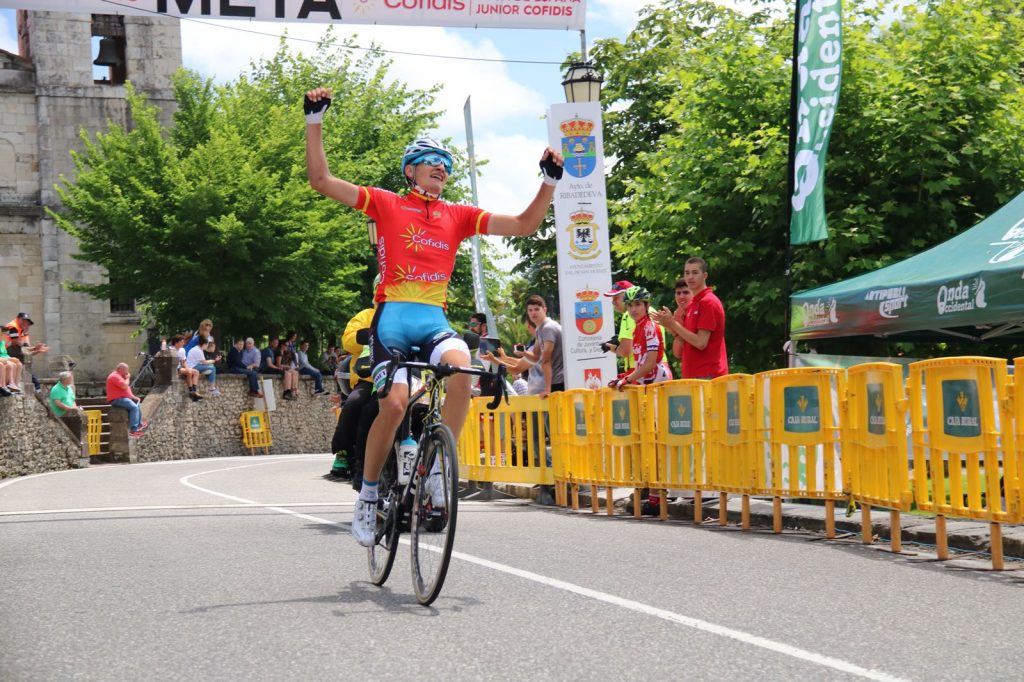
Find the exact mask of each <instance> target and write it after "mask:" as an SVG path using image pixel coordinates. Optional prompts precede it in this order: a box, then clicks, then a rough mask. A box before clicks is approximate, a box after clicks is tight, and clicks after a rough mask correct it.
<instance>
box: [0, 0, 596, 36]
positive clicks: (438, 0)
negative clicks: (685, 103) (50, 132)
mask: <svg viewBox="0 0 1024 682" xmlns="http://www.w3.org/2000/svg"><path fill="white" fill-rule="evenodd" d="M0 8H11V9H33V10H47V11H54V12H77V13H84V14H135V15H150V16H152V15H154V14H163V15H166V16H171V17H189V18H193V19H248V20H251V21H291V22H310V23H342V24H390V25H402V26H450V27H473V28H550V29H560V30H573V31H582V30H583V29H584V28H585V21H584V20H585V17H586V0H31V1H27V0H0Z"/></svg>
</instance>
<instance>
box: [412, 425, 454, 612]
mask: <svg viewBox="0 0 1024 682" xmlns="http://www.w3.org/2000/svg"><path fill="white" fill-rule="evenodd" d="M435 461H437V462H438V464H439V467H438V469H439V472H437V473H433V472H432V469H433V468H434V467H433V464H434V462H435ZM419 462H420V463H421V467H420V468H419V469H418V470H417V472H416V477H417V478H416V481H415V484H416V490H415V494H414V498H413V508H412V552H411V559H412V582H413V589H414V590H415V592H416V599H417V600H419V602H420V603H421V604H423V605H427V604H430V603H431V602H433V601H434V600H435V599H437V595H438V594H439V593H440V591H441V586H442V585H443V584H444V579H445V575H446V574H447V572H448V564H449V562H450V561H451V555H452V546H453V544H454V542H455V521H456V518H457V516H458V502H459V498H458V494H457V491H458V482H459V474H458V461H457V457H456V450H455V439H454V438H453V437H452V432H451V431H450V430H449V429H448V427H446V426H437V427H435V428H434V429H433V430H432V431H431V432H430V434H429V436H428V437H427V439H425V440H424V441H423V446H422V451H421V456H420V459H419ZM432 476H433V480H431V477H432Z"/></svg>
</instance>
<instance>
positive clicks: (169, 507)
mask: <svg viewBox="0 0 1024 682" xmlns="http://www.w3.org/2000/svg"><path fill="white" fill-rule="evenodd" d="M354 505H355V502H274V503H266V504H262V503H260V504H251V503H245V504H242V503H239V504H153V505H140V506H136V507H78V508H69V509H32V510H26V511H5V512H0V516H39V515H45V514H95V513H101V512H135V511H175V510H188V509H249V508H252V507H257V508H261V507H352V506H354Z"/></svg>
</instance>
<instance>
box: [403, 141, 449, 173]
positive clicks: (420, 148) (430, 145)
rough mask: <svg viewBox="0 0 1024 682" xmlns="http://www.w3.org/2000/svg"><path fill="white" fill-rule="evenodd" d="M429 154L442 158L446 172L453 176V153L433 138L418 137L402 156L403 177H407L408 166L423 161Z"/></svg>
mask: <svg viewBox="0 0 1024 682" xmlns="http://www.w3.org/2000/svg"><path fill="white" fill-rule="evenodd" d="M428 154H437V155H438V156H440V157H441V159H442V160H443V161H444V166H445V171H446V172H447V173H448V174H449V175H451V172H452V153H451V152H450V151H448V147H445V146H444V145H443V144H441V143H440V142H438V141H437V140H435V139H434V138H432V137H418V138H416V139H415V140H413V141H412V143H411V144H410V145H409V146H407V147H406V148H405V153H404V154H402V166H401V168H399V171H400V172H401V173H402V177H405V167H406V166H408V165H409V164H410V163H412V164H415V163H416V161H417V160H418V159H421V158H423V157H424V156H427V155H428Z"/></svg>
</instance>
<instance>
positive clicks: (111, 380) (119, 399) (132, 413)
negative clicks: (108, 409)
mask: <svg viewBox="0 0 1024 682" xmlns="http://www.w3.org/2000/svg"><path fill="white" fill-rule="evenodd" d="M130 381H131V372H130V371H129V369H128V364H127V363H124V362H122V363H119V364H118V365H117V367H116V368H114V371H113V372H111V373H110V374H109V375H107V402H108V403H110V404H111V405H112V406H113V407H120V408H121V409H122V410H126V411H127V412H128V435H129V436H136V437H138V436H141V435H142V432H143V431H145V429H146V427H147V426H149V422H148V421H146V420H145V419H143V418H142V409H141V408H140V407H139V403H141V402H142V399H141V398H139V397H138V396H137V395H135V394H134V393H133V392H132V387H131V383H130Z"/></svg>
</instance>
